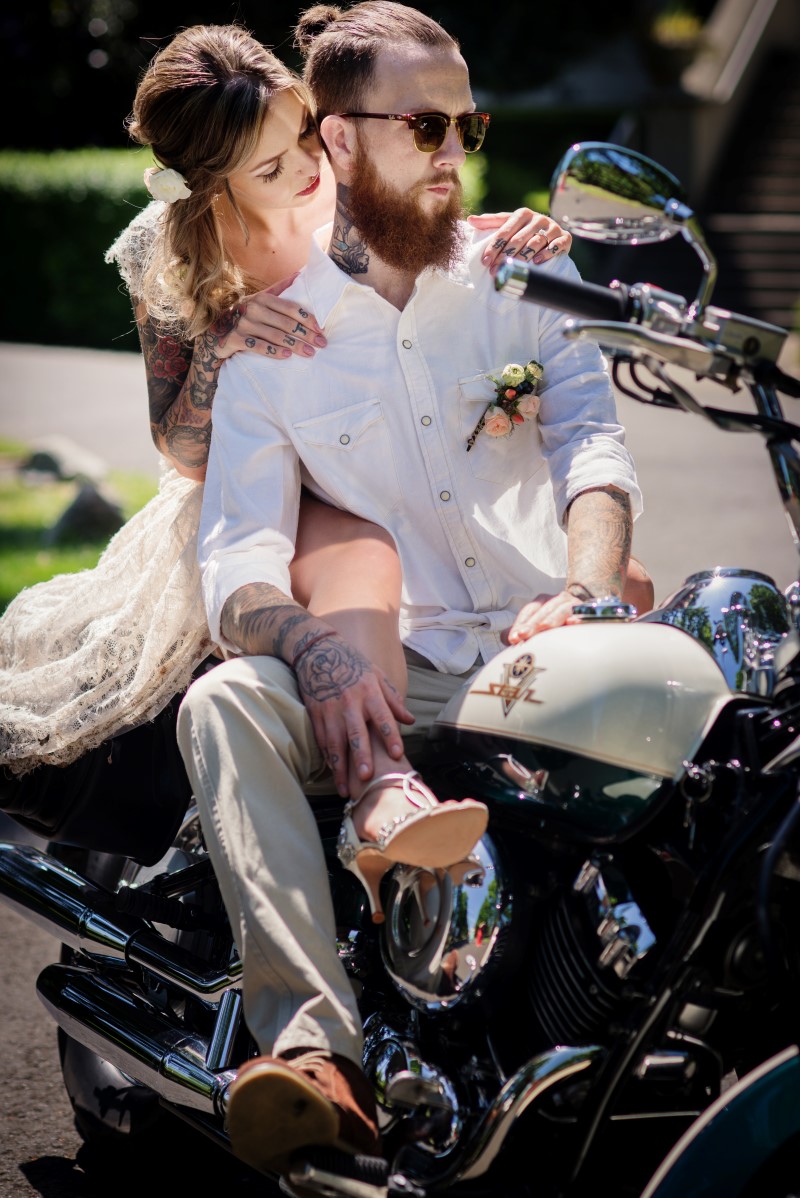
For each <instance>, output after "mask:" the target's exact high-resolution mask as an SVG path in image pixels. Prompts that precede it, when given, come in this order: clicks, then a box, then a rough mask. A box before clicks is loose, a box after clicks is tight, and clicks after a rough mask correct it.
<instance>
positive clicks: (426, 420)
mask: <svg viewBox="0 0 800 1198" xmlns="http://www.w3.org/2000/svg"><path fill="white" fill-rule="evenodd" d="M430 422H431V418H430V416H423V417H422V419H421V420H420V424H424V425H425V427H426V428H427V427H428V425H429V424H430Z"/></svg>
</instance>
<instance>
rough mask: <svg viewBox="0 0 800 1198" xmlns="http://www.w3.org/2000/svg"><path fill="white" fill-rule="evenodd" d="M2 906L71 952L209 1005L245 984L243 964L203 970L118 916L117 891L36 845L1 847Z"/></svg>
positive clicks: (138, 922)
mask: <svg viewBox="0 0 800 1198" xmlns="http://www.w3.org/2000/svg"><path fill="white" fill-rule="evenodd" d="M0 900H2V901H3V902H5V903H7V904H8V906H10V907H12V908H13V909H14V910H15V911H17V912H18V913H19V914H20V915H22V916H24V917H25V918H27V919H30V920H31V922H32V923H35V924H36V925H37V926H38V927H40V928H42V929H43V930H44V931H45V932H48V933H49V934H50V935H51V936H55V938H56V939H57V940H60V941H61V942H62V943H63V944H67V945H69V947H70V948H74V949H78V950H80V951H81V952H84V953H86V954H87V955H88V956H90V957H93V958H98V957H104V958H111V959H113V960H118V961H123V962H125V963H126V964H128V965H138V966H140V967H141V968H142V969H146V970H147V971H148V972H149V973H150V974H152V975H153V976H154V977H157V978H159V979H160V980H161V981H163V982H165V983H166V984H168V985H170V986H177V987H178V988H179V989H181V990H183V991H185V992H186V993H187V994H190V995H192V996H193V997H195V998H199V999H201V1000H202V1001H203V1002H212V1003H213V1002H219V1001H220V999H221V998H222V995H223V994H224V992H225V991H226V990H228V989H229V988H230V987H231V986H236V985H240V984H241V973H242V966H241V962H240V961H239V960H238V959H236V960H233V961H231V962H230V963H229V964H227V965H226V966H225V968H222V969H219V968H218V969H213V968H201V967H200V966H199V964H198V961H197V958H196V957H195V956H194V955H193V954H192V953H188V952H186V950H185V949H183V948H181V946H180V945H178V944H173V943H172V941H170V940H167V939H165V938H164V937H163V936H161V935H159V933H158V932H154V931H153V930H152V928H151V927H150V926H149V924H147V923H146V922H145V921H144V920H143V919H141V918H140V917H139V916H136V915H126V914H124V913H123V912H120V911H117V910H115V908H114V895H113V894H112V893H111V891H108V890H104V889H103V888H102V887H100V886H97V885H96V883H94V882H90V881H88V880H87V879H86V878H83V877H81V875H80V874H77V873H75V871H74V870H72V869H68V868H67V867H66V866H65V865H62V863H61V862H60V861H57V860H56V858H55V857H51V856H49V854H47V853H44V852H42V851H41V850H40V849H36V848H34V847H33V846H31V845H23V844H10V843H7V842H0Z"/></svg>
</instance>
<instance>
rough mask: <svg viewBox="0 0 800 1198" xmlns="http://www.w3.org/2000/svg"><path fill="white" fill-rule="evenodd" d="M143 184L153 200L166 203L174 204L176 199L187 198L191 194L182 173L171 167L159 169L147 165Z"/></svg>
mask: <svg viewBox="0 0 800 1198" xmlns="http://www.w3.org/2000/svg"><path fill="white" fill-rule="evenodd" d="M144 185H145V187H146V188H147V190H148V191H149V192H150V195H151V196H152V197H153V199H154V200H163V201H164V202H165V203H166V204H174V203H175V201H176V200H188V198H189V196H190V195H191V194H192V193H191V190H190V189H189V188H188V187H187V186H186V180H185V179H184V177H183V175H182V174H181V173H180V172H179V171H174V170H172V169H171V168H168V169H166V170H160V169H159V168H158V167H155V166H148V168H147V170H146V171H145V172H144Z"/></svg>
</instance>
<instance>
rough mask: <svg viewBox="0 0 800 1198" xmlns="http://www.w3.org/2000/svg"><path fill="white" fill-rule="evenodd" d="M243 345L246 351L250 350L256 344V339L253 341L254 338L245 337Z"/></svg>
mask: <svg viewBox="0 0 800 1198" xmlns="http://www.w3.org/2000/svg"><path fill="white" fill-rule="evenodd" d="M244 343H245V345H246V346H247V348H248V349H252V348H253V346H254V345H255V343H256V339H255V337H245V339H244Z"/></svg>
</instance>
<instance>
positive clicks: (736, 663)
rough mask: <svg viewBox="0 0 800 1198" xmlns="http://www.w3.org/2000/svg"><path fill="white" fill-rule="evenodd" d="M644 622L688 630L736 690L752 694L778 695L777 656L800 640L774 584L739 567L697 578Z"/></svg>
mask: <svg viewBox="0 0 800 1198" xmlns="http://www.w3.org/2000/svg"><path fill="white" fill-rule="evenodd" d="M641 620H642V621H643V622H646V623H651V624H653V623H656V624H670V625H672V626H673V627H674V628H681V629H683V631H684V632H687V633H688V634H689V635H690V636H692V637H694V638H695V640H697V641H699V642H700V644H701V645H703V646H704V648H706V649H707V650H708V652H709V653H710V654H711V656H712V657H713V658H714V660H715V662H716V663H717V665H718V666H719V668H720V669H721V670H722V673H723V674H724V676H725V681H726V682H727V684H728V686H729V687H730V689H731V690H733V691H742V692H744V693H746V694H751V695H762V696H769V695H771V694H772V693H773V690H774V689H775V683H776V681H777V680H778V674H779V670H778V669H777V668H776V660H775V658H776V653H777V652H778V650H779V649H780V648H782V646H783V643H784V642H785V641H788V639H789V638H790V634H791V639H792V640H795V639H797V632H796V631H793V625H792V623H791V620H790V609H789V605H788V603H787V601H786V599H785V597H784V595H783V594H782V593H781V591H780V590H779V589H778V587H777V586H776V585H775V583H774V582H773V581H772V579H771V578H769V577H768V576H767V575H766V574H759V573H757V572H756V571H755V570H740V569H736V568H733V567H718V568H717V569H715V570H703V571H701V572H700V573H698V574H691V575H690V576H689V577H688V578H687V579H686V581H685V582H684V583H683V585H682V586H681V587H680V588H679V589H678V590H677V591H675V592H674V593H673V594H672V595H670V596H669V598H667V599H665V600H664V602H663V603H662V604H661V605H660V606H659V607H657V608H655V609H654V610H653V611H651V612H647V613H646V615H644V616H642V617H641ZM792 648H793V649H794V646H792Z"/></svg>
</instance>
